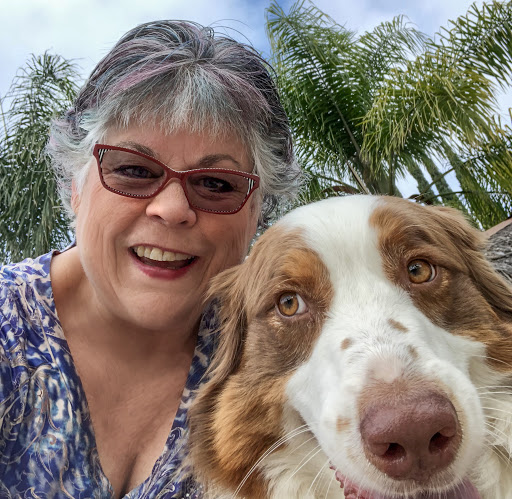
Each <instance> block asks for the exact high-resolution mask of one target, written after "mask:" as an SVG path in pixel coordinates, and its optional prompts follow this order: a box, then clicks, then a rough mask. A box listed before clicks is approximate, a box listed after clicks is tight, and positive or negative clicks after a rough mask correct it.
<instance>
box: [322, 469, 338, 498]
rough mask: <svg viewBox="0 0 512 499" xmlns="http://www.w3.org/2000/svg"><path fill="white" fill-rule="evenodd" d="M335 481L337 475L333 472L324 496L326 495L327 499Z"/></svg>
mask: <svg viewBox="0 0 512 499" xmlns="http://www.w3.org/2000/svg"><path fill="white" fill-rule="evenodd" d="M335 482H336V475H335V473H333V474H332V475H331V479H330V480H329V483H328V484H327V489H326V491H325V496H324V497H325V499H327V498H328V496H329V491H330V490H331V485H332V484H333V483H335Z"/></svg>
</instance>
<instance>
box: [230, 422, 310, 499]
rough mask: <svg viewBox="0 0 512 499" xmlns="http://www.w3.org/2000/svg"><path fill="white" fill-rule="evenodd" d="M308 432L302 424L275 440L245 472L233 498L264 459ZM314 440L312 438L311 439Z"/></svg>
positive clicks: (307, 428)
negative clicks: (286, 443)
mask: <svg viewBox="0 0 512 499" xmlns="http://www.w3.org/2000/svg"><path fill="white" fill-rule="evenodd" d="M308 431H310V430H309V425H307V424H304V425H302V426H299V427H297V428H295V429H294V430H291V431H290V432H288V433H287V434H286V435H285V436H284V437H281V438H280V439H279V440H277V441H276V442H275V443H274V444H272V445H271V446H270V447H269V448H268V449H267V450H266V451H265V452H264V453H263V454H262V455H261V456H260V457H259V459H258V460H257V461H256V462H255V463H254V465H253V466H252V467H251V469H250V470H249V471H248V472H247V474H246V475H245V477H244V478H243V480H242V481H241V482H240V484H239V485H238V487H237V488H236V490H235V492H234V494H233V498H236V497H237V495H238V493H239V492H240V491H241V490H242V488H243V486H244V485H245V483H246V482H247V480H248V479H249V477H250V476H251V474H252V473H253V472H254V471H255V470H256V469H257V467H258V466H259V465H260V464H261V462H262V461H263V460H264V459H266V458H267V457H268V456H269V455H270V454H272V452H274V451H275V450H276V449H277V448H279V447H280V446H281V445H283V444H284V443H285V442H287V441H289V440H291V439H292V438H294V437H296V436H298V435H301V434H302V433H307V432H308ZM313 438H314V437H313Z"/></svg>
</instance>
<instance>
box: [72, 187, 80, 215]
mask: <svg viewBox="0 0 512 499" xmlns="http://www.w3.org/2000/svg"><path fill="white" fill-rule="evenodd" d="M79 207H80V194H79V193H78V189H77V187H76V182H75V181H74V180H72V181H71V208H72V209H73V212H74V213H75V215H78V208H79Z"/></svg>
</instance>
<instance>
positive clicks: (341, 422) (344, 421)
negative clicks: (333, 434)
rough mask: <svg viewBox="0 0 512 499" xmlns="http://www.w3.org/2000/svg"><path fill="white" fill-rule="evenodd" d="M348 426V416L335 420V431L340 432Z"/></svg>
mask: <svg viewBox="0 0 512 499" xmlns="http://www.w3.org/2000/svg"><path fill="white" fill-rule="evenodd" d="M349 428H350V419H348V418H338V419H337V420H336V431H337V432H338V433H341V432H343V431H346V430H348V429H349Z"/></svg>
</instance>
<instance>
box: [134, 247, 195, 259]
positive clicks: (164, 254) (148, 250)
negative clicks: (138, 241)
mask: <svg viewBox="0 0 512 499" xmlns="http://www.w3.org/2000/svg"><path fill="white" fill-rule="evenodd" d="M133 250H134V251H135V253H137V256H139V257H142V256H143V257H144V258H149V259H150V260H156V261H157V262H175V261H176V260H189V259H190V258H193V257H192V255H186V254H184V253H174V251H162V250H161V249H160V248H153V247H150V246H135V247H134V248H133Z"/></svg>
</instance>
